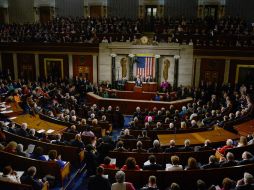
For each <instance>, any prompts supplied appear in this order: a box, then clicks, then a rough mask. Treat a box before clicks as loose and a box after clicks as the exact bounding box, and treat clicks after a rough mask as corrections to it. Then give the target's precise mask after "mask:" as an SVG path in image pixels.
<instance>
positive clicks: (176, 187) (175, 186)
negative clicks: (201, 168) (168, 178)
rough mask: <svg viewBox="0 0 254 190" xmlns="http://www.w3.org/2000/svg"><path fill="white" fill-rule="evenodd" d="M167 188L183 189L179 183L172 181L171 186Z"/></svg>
mask: <svg viewBox="0 0 254 190" xmlns="http://www.w3.org/2000/svg"><path fill="white" fill-rule="evenodd" d="M166 190H181V187H180V185H179V184H178V183H171V185H170V187H168V188H167V189H166Z"/></svg>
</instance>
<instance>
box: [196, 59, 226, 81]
mask: <svg viewBox="0 0 254 190" xmlns="http://www.w3.org/2000/svg"><path fill="white" fill-rule="evenodd" d="M224 71H225V60H221V59H218V60H216V59H202V60H201V67H200V81H201V80H203V81H206V82H217V83H222V82H223V79H224Z"/></svg>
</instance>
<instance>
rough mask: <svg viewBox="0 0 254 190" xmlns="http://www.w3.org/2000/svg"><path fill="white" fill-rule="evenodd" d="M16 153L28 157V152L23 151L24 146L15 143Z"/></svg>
mask: <svg viewBox="0 0 254 190" xmlns="http://www.w3.org/2000/svg"><path fill="white" fill-rule="evenodd" d="M16 154H17V155H19V156H24V157H29V154H27V153H26V152H25V151H24V146H23V145H22V144H18V145H17V149H16Z"/></svg>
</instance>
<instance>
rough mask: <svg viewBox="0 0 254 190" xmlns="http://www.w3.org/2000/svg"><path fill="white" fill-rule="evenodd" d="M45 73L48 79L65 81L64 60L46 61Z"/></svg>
mask: <svg viewBox="0 0 254 190" xmlns="http://www.w3.org/2000/svg"><path fill="white" fill-rule="evenodd" d="M44 72H45V77H46V78H52V79H54V80H57V79H60V78H61V79H63V78H64V76H63V59H44Z"/></svg>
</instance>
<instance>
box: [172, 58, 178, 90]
mask: <svg viewBox="0 0 254 190" xmlns="http://www.w3.org/2000/svg"><path fill="white" fill-rule="evenodd" d="M179 59H180V56H179V55H175V56H174V60H175V67H174V84H173V88H174V90H176V89H177V87H178V73H179Z"/></svg>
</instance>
